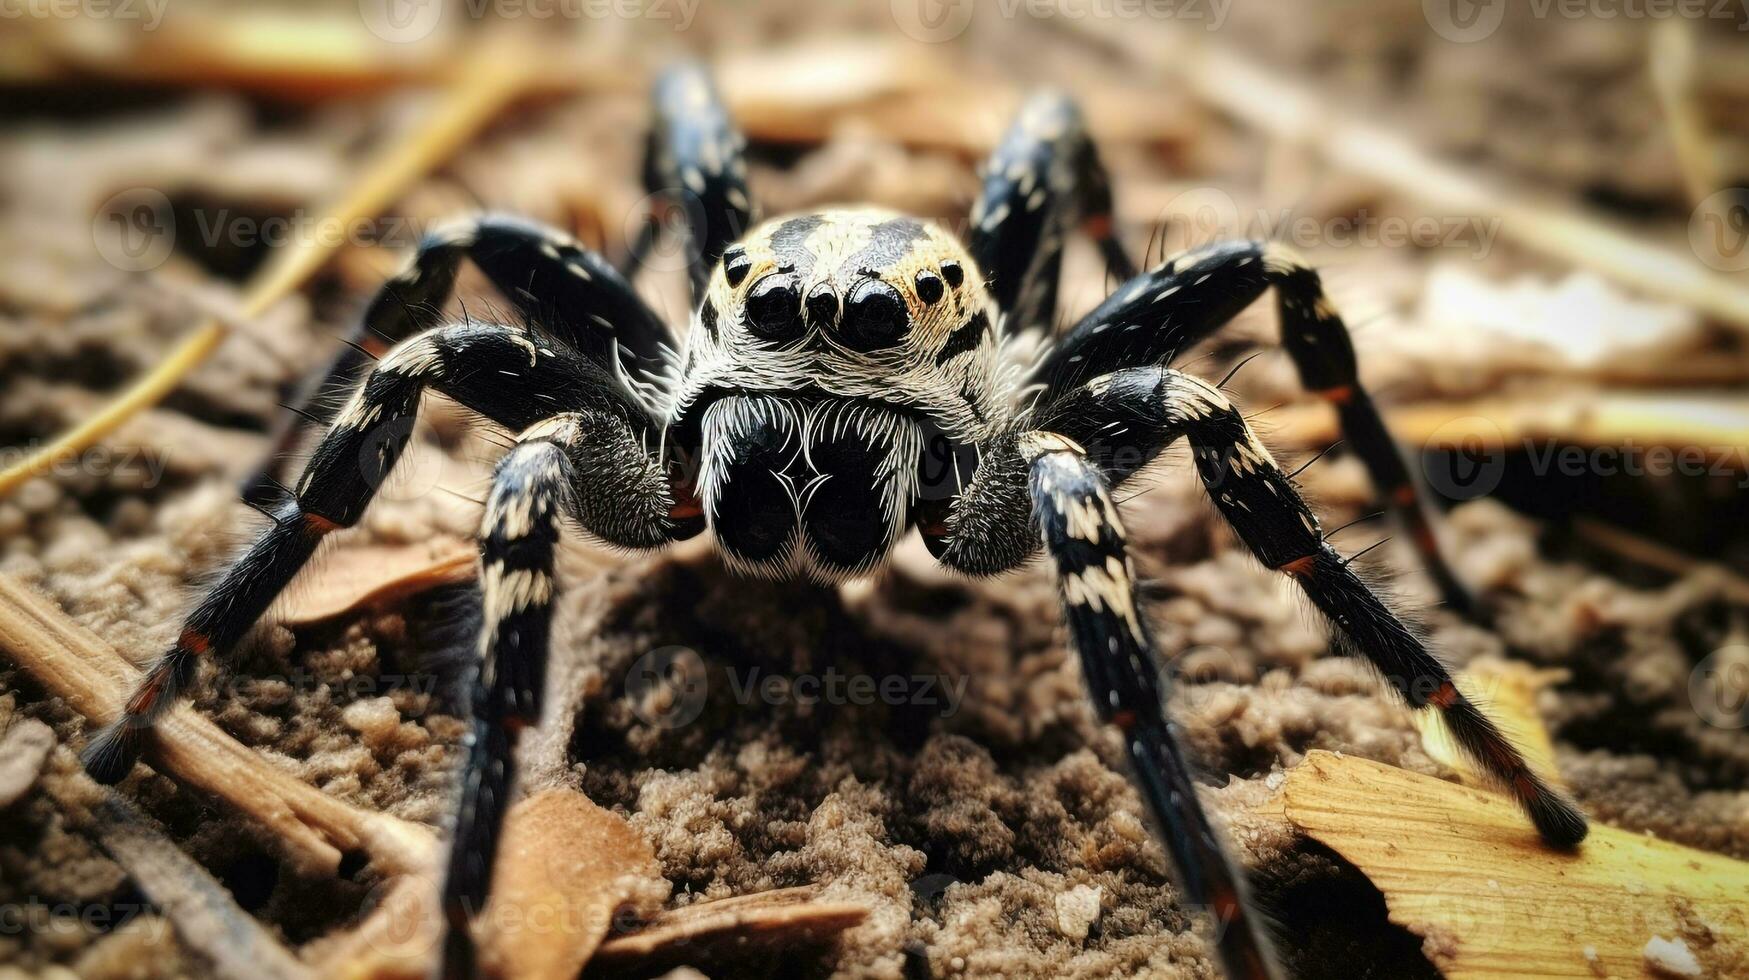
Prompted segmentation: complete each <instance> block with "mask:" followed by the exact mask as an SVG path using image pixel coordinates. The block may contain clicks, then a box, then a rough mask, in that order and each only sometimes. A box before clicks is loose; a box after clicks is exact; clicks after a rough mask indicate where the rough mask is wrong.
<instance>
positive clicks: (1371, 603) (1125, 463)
mask: <svg viewBox="0 0 1749 980" xmlns="http://www.w3.org/2000/svg"><path fill="white" fill-rule="evenodd" d="M1037 422H1038V424H1039V425H1042V426H1045V427H1048V428H1050V429H1052V430H1053V431H1057V432H1061V433H1062V434H1064V435H1065V436H1067V437H1069V438H1071V439H1075V440H1077V441H1078V442H1080V443H1081V445H1083V446H1085V447H1086V451H1087V453H1088V456H1089V458H1091V459H1093V460H1094V461H1095V462H1096V463H1098V464H1099V465H1100V466H1101V468H1102V469H1103V470H1105V471H1106V472H1108V474H1110V475H1111V476H1112V478H1113V479H1114V480H1121V479H1123V478H1124V477H1126V476H1128V475H1130V474H1131V473H1134V472H1135V471H1136V470H1137V469H1139V468H1140V467H1141V466H1142V465H1144V464H1145V463H1146V462H1147V461H1148V460H1151V459H1153V458H1154V457H1155V456H1157V455H1158V454H1159V453H1160V452H1161V451H1162V450H1163V449H1165V448H1166V447H1167V446H1168V445H1170V444H1171V443H1173V442H1175V441H1177V440H1178V439H1179V438H1184V439H1185V440H1186V441H1188V442H1189V444H1190V448H1191V452H1192V455H1193V457H1194V460H1195V463H1196V468H1197V473H1198V475H1199V476H1200V477H1201V479H1202V482H1203V485H1204V486H1205V487H1206V488H1207V490H1208V493H1209V496H1210V497H1211V498H1213V500H1214V502H1215V505H1216V507H1217V508H1219V510H1220V512H1221V514H1222V516H1224V517H1225V518H1226V520H1227V523H1228V524H1230V525H1232V527H1233V529H1234V531H1235V532H1237V533H1238V535H1239V538H1240V540H1242V541H1243V542H1244V543H1245V545H1246V547H1247V548H1249V549H1250V551H1251V553H1252V554H1253V555H1255V556H1256V557H1257V560H1258V561H1260V562H1262V563H1263V564H1264V565H1265V566H1267V567H1269V568H1272V569H1275V570H1277V571H1280V572H1282V573H1284V574H1286V575H1288V576H1290V577H1291V578H1292V579H1293V580H1294V582H1295V583H1296V584H1297V585H1298V586H1299V587H1300V589H1301V591H1303V592H1304V593H1305V594H1306V597H1307V598H1309V599H1310V600H1311V601H1312V604H1313V605H1314V606H1316V607H1317V608H1318V610H1319V611H1320V612H1321V613H1323V615H1324V617H1325V618H1326V619H1327V620H1329V621H1330V623H1331V624H1332V625H1333V626H1334V627H1335V629H1336V631H1337V633H1338V635H1339V637H1340V638H1341V639H1342V641H1343V642H1344V649H1345V651H1346V652H1348V653H1350V654H1351V655H1355V656H1360V657H1363V658H1365V659H1366V660H1367V661H1369V662H1370V663H1371V664H1372V665H1373V666H1374V667H1376V668H1378V671H1379V673H1380V674H1382V675H1383V676H1384V677H1385V679H1386V680H1387V681H1388V682H1389V683H1390V684H1391V686H1392V687H1393V688H1394V689H1395V690H1396V691H1397V692H1398V693H1399V694H1400V695H1401V696H1402V697H1403V699H1404V700H1405V701H1407V702H1408V703H1409V704H1410V706H1412V707H1414V708H1418V709H1419V708H1432V709H1434V710H1437V711H1438V712H1440V714H1441V716H1442V717H1443V719H1444V721H1445V724H1446V726H1447V728H1449V729H1450V730H1451V732H1452V734H1453V736H1455V738H1456V739H1457V741H1458V742H1459V744H1460V745H1462V746H1463V748H1464V749H1465V750H1466V752H1467V753H1468V754H1469V755H1470V756H1471V758H1472V759H1474V760H1475V762H1476V763H1477V764H1478V766H1479V767H1480V768H1481V769H1482V771H1484V772H1485V773H1487V774H1488V775H1490V776H1491V777H1492V778H1493V779H1494V780H1496V781H1497V782H1498V783H1499V784H1500V785H1501V786H1502V787H1503V788H1505V789H1506V790H1508V791H1509V792H1510V793H1511V794H1512V796H1513V798H1514V799H1516V800H1517V802H1518V804H1519V805H1520V806H1521V807H1522V808H1523V809H1524V811H1525V813H1526V814H1527V815H1528V816H1529V817H1530V819H1531V822H1532V823H1533V824H1535V825H1536V828H1537V830H1538V831H1539V832H1540V833H1541V834H1542V837H1543V839H1544V840H1545V841H1547V842H1548V843H1549V844H1551V845H1554V846H1557V847H1571V846H1573V845H1576V844H1578V843H1579V842H1580V841H1581V840H1583V839H1584V837H1585V834H1586V823H1585V818H1584V816H1583V815H1582V814H1580V812H1579V811H1578V809H1577V808H1576V807H1575V806H1574V805H1573V803H1572V802H1571V801H1570V800H1568V799H1567V798H1566V797H1565V796H1564V795H1562V794H1561V793H1560V792H1559V791H1558V790H1556V789H1555V788H1554V787H1552V786H1550V785H1548V784H1547V783H1546V782H1544V780H1543V779H1542V778H1541V777H1540V776H1538V775H1537V774H1536V772H1535V771H1533V770H1532V769H1531V768H1530V766H1529V765H1528V764H1527V763H1526V762H1525V759H1524V757H1523V755H1521V754H1520V753H1519V751H1518V749H1517V748H1516V747H1514V746H1513V744H1512V742H1511V740H1510V739H1508V738H1507V737H1506V736H1505V734H1503V733H1502V732H1501V731H1500V729H1499V728H1498V727H1497V726H1496V725H1495V724H1494V723H1493V722H1492V721H1490V720H1489V719H1488V717H1487V716H1486V715H1485V714H1483V713H1482V711H1481V709H1480V708H1478V707H1477V706H1476V705H1475V704H1474V703H1473V702H1472V701H1470V700H1469V699H1468V698H1466V697H1465V696H1464V695H1463V693H1462V692H1460V691H1459V690H1458V689H1457V686H1456V684H1455V683H1454V681H1453V678H1452V674H1451V670H1450V668H1448V667H1447V666H1446V665H1445V663H1444V662H1442V661H1441V660H1440V659H1439V658H1438V657H1437V656H1435V655H1434V654H1433V652H1432V651H1430V650H1428V649H1427V647H1426V645H1425V644H1424V643H1423V642H1422V641H1421V640H1420V638H1419V637H1417V636H1416V635H1415V633H1414V631H1412V630H1410V629H1409V628H1408V627H1407V626H1406V625H1405V624H1404V623H1403V621H1402V619H1400V618H1399V617H1398V616H1397V615H1396V614H1395V613H1393V612H1392V611H1391V610H1390V608H1389V607H1387V606H1386V605H1385V603H1384V602H1383V601H1382V600H1381V599H1379V597H1378V596H1377V595H1376V594H1375V593H1374V592H1373V591H1372V589H1370V588H1369V587H1368V586H1367V585H1366V584H1365V583H1364V582H1363V581H1362V580H1361V578H1360V577H1359V575H1357V574H1356V573H1355V572H1354V570H1353V569H1351V568H1350V567H1349V562H1347V561H1345V560H1344V559H1343V558H1342V556H1341V555H1339V554H1337V552H1336V550H1335V549H1334V548H1332V547H1331V546H1330V544H1329V542H1328V541H1326V540H1325V538H1324V533H1323V530H1322V528H1321V526H1320V525H1319V523H1318V518H1317V516H1316V515H1314V514H1313V513H1312V511H1311V508H1309V507H1307V506H1306V504H1305V501H1304V500H1303V499H1301V497H1300V495H1299V491H1298V490H1297V489H1296V488H1295V487H1294V485H1293V481H1292V480H1290V479H1289V478H1288V476H1287V475H1286V474H1284V473H1283V472H1282V471H1281V469H1280V468H1279V467H1278V466H1277V465H1276V463H1275V460H1274V458H1273V457H1272V456H1271V455H1270V453H1269V450H1267V449H1266V448H1264V446H1263V445H1262V443H1261V442H1259V441H1258V439H1257V436H1256V434H1255V433H1254V432H1252V430H1251V427H1250V426H1249V425H1248V424H1247V423H1246V422H1245V419H1244V417H1243V416H1242V415H1240V414H1239V411H1238V409H1236V408H1235V407H1234V406H1233V405H1232V403H1231V402H1229V401H1228V400H1227V398H1226V396H1225V395H1223V394H1222V393H1221V392H1220V391H1219V390H1217V389H1216V388H1215V387H1213V386H1212V385H1210V384H1209V383H1208V382H1206V381H1204V380H1202V379H1200V378H1197V377H1194V376H1192V375H1188V374H1184V373H1183V372H1180V371H1174V370H1172V369H1170V368H1164V367H1147V368H1130V369H1127V370H1123V371H1119V372H1116V373H1113V374H1110V375H1105V376H1102V377H1100V378H1096V379H1094V380H1093V381H1091V382H1089V383H1088V384H1086V385H1084V386H1082V387H1080V388H1078V389H1075V390H1074V391H1072V392H1070V393H1069V394H1068V395H1066V396H1065V397H1063V398H1061V399H1059V400H1058V401H1056V402H1055V403H1053V404H1052V406H1051V407H1050V408H1049V409H1045V410H1041V412H1040V414H1039V417H1038V420H1037Z"/></svg>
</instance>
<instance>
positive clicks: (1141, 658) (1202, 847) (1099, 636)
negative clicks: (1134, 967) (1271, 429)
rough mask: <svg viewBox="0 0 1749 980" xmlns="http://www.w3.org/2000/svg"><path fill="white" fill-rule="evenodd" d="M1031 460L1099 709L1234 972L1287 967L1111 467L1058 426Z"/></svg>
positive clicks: (1047, 537)
mask: <svg viewBox="0 0 1749 980" xmlns="http://www.w3.org/2000/svg"><path fill="white" fill-rule="evenodd" d="M1014 449H1015V451H1016V453H1017V454H1018V456H1019V458H1020V459H1021V460H1023V461H1024V462H1025V463H1026V464H1027V468H1028V472H1029V481H1028V482H1029V490H1030V493H1029V496H1030V498H1031V500H1032V511H1033V516H1034V523H1035V524H1036V526H1037V527H1038V530H1039V533H1040V534H1041V536H1042V538H1043V541H1044V546H1045V550H1046V551H1047V552H1048V553H1049V554H1050V557H1051V561H1052V564H1053V565H1054V566H1055V568H1056V573H1057V583H1058V587H1059V591H1060V593H1061V596H1062V600H1063V609H1064V612H1065V616H1066V618H1067V620H1068V624H1069V632H1070V634H1071V635H1072V636H1073V637H1074V640H1075V649H1076V652H1077V653H1078V654H1079V656H1080V658H1081V672H1082V675H1083V676H1084V677H1085V678H1086V681H1087V694H1088V696H1089V697H1090V698H1091V699H1092V700H1093V704H1094V707H1095V709H1096V710H1097V711H1098V713H1099V717H1100V718H1101V719H1102V720H1104V721H1105V722H1107V723H1108V724H1111V725H1114V726H1116V727H1117V728H1118V730H1119V731H1120V732H1122V734H1123V739H1124V749H1125V752H1126V753H1127V754H1128V756H1129V762H1130V769H1131V773H1132V776H1133V778H1134V779H1135V781H1136V783H1137V787H1138V789H1139V790H1140V793H1141V797H1142V799H1143V800H1144V801H1145V803H1146V805H1147V808H1148V810H1149V812H1150V814H1151V815H1152V816H1153V818H1154V821H1155V823H1156V824H1157V825H1158V826H1159V827H1160V828H1161V829H1162V830H1163V831H1164V832H1165V840H1166V843H1167V846H1168V849H1169V850H1170V851H1171V857H1172V862H1173V866H1174V868H1175V869H1176V871H1177V874H1178V879H1179V881H1180V883H1181V884H1182V886H1183V888H1184V895H1185V900H1186V901H1187V903H1188V904H1190V905H1192V906H1196V907H1201V908H1204V909H1206V910H1208V912H1209V914H1210V916H1211V917H1212V918H1213V920H1214V943H1215V949H1216V951H1217V953H1218V955H1219V957H1220V959H1221V962H1222V963H1223V964H1224V966H1225V967H1226V975H1227V976H1229V977H1233V978H1241V977H1243V978H1267V977H1272V976H1275V975H1276V973H1275V969H1274V962H1275V961H1274V958H1273V956H1272V954H1271V953H1270V945H1269V939H1268V937H1267V935H1266V934H1265V933H1264V930H1263V929H1262V927H1261V924H1260V923H1259V922H1258V921H1257V920H1256V919H1255V918H1254V917H1253V915H1252V914H1251V913H1250V911H1249V910H1248V909H1247V908H1246V903H1245V901H1244V899H1243V898H1242V897H1241V896H1242V895H1243V888H1242V885H1241V879H1240V877H1239V875H1238V873H1237V872H1236V871H1235V870H1234V868H1233V866H1232V864H1231V863H1230V862H1229V860H1228V858H1227V855H1226V851H1225V850H1224V849H1223V847H1222V846H1221V841H1220V837H1219V835H1218V833H1217V832H1216V830H1215V827H1214V824H1213V823H1212V822H1211V821H1210V819H1209V816H1208V813H1207V812H1206V811H1205V810H1204V809H1203V807H1202V804H1201V802H1200V801H1199V800H1198V799H1197V795H1196V785H1195V781H1194V780H1193V779H1192V777H1191V769H1190V765H1189V762H1188V760H1187V758H1186V755H1185V752H1184V748H1183V743H1182V741H1181V740H1180V739H1179V737H1178V735H1177V731H1176V726H1175V725H1174V724H1173V722H1172V721H1171V719H1170V718H1169V717H1168V716H1167V714H1166V711H1165V699H1164V693H1165V692H1164V691H1163V689H1162V688H1163V685H1164V680H1163V676H1162V672H1161V664H1160V659H1159V655H1158V654H1157V653H1156V652H1155V649H1154V641H1153V639H1152V637H1151V636H1150V635H1149V632H1148V626H1147V621H1146V619H1145V617H1144V616H1143V615H1142V612H1141V610H1140V607H1139V605H1138V602H1139V599H1138V597H1137V595H1136V586H1135V573H1134V571H1133V570H1132V569H1131V566H1130V556H1129V550H1128V546H1127V543H1126V540H1125V536H1124V529H1123V523H1122V522H1121V521H1120V520H1119V519H1118V515H1117V508H1116V506H1115V505H1113V503H1112V499H1111V490H1110V488H1109V487H1108V486H1107V484H1106V479H1105V476H1104V474H1102V473H1101V472H1100V471H1099V469H1098V468H1097V467H1096V466H1094V465H1093V464H1092V463H1091V462H1090V461H1089V460H1088V459H1087V457H1086V456H1085V454H1084V452H1083V450H1082V449H1081V447H1079V446H1077V445H1076V444H1075V443H1073V442H1071V441H1070V440H1068V439H1066V438H1064V437H1063V436H1061V435H1058V434H1056V433H1053V432H1047V431H1032V432H1026V433H1023V434H1021V435H1020V436H1019V437H1018V438H1017V439H1016V440H1015V442H1014Z"/></svg>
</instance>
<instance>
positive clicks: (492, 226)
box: [243, 215, 674, 505]
mask: <svg viewBox="0 0 1749 980" xmlns="http://www.w3.org/2000/svg"><path fill="white" fill-rule="evenodd" d="M464 259H467V260H471V261H472V262H473V263H474V265H476V266H477V267H478V268H479V269H480V270H481V271H482V272H484V273H485V274H486V277H487V278H488V279H489V280H490V281H491V282H492V284H493V285H494V286H496V287H497V288H498V290H499V291H500V292H502V293H503V294H504V295H505V297H506V298H507V299H509V300H510V302H511V304H512V305H513V306H514V307H515V309H516V311H517V313H518V314H519V315H520V316H521V317H522V318H523V320H524V321H526V322H527V323H528V324H529V325H531V326H533V327H535V328H536V329H538V330H540V331H542V332H545V333H548V334H551V335H553V336H554V337H556V338H557V339H558V340H560V341H562V342H563V343H564V344H565V345H566V346H567V347H569V348H570V349H572V350H574V351H576V352H578V353H580V354H582V355H583V356H585V357H587V358H589V359H590V360H592V361H594V362H596V363H597V364H600V365H602V366H604V367H607V368H610V369H612V370H616V371H623V372H624V373H625V374H626V376H627V378H628V379H629V380H630V381H631V382H632V383H633V384H635V385H647V386H656V385H660V384H662V383H663V382H664V379H665V378H666V375H667V373H668V371H669V369H670V367H671V365H670V361H671V359H672V349H673V347H674V340H673V337H672V336H671V334H670V333H669V330H668V327H667V325H666V324H664V323H663V322H662V319H661V318H660V317H658V316H657V315H656V314H655V313H654V312H652V311H651V310H650V308H649V306H648V305H647V304H645V303H644V302H643V300H641V299H640V298H639V297H638V295H637V293H636V292H635V291H634V290H633V289H632V287H631V285H630V284H629V283H627V282H626V280H625V278H624V277H623V276H621V275H620V273H619V271H618V270H616V269H615V268H613V266H612V264H611V263H609V262H608V261H607V260H606V259H605V258H603V257H602V256H601V255H599V254H597V253H596V252H594V251H593V250H591V249H588V248H586V247H584V246H582V245H581V244H579V243H578V242H577V241H576V239H574V238H572V237H571V236H570V235H569V234H566V233H565V232H563V231H560V230H558V229H555V228H548V227H544V226H542V225H539V224H536V223H534V222H530V221H526V220H523V219H521V218H515V217H509V216H504V215H484V216H478V217H471V218H464V219H459V220H457V221H455V222H452V223H450V224H448V225H445V226H444V227H442V228H440V229H437V230H434V231H432V232H431V233H430V234H428V235H426V236H425V238H424V239H423V240H422V241H421V242H420V244H419V249H418V251H417V252H416V253H415V254H414V255H413V258H412V260H411V261H410V262H409V263H408V265H407V268H406V269H405V270H403V271H402V272H401V273H400V274H398V275H396V276H395V277H394V278H392V279H390V280H389V281H388V282H386V283H384V284H383V286H382V288H381V289H380V290H378V291H377V294H376V296H374V297H373V298H372V299H371V301H370V304H369V305H368V306H367V307H366V308H365V312H364V316H363V318H362V319H361V320H360V321H359V323H358V325H357V327H356V328H355V329H354V331H353V335H352V336H351V338H349V339H348V341H347V347H346V348H345V349H343V350H342V351H341V352H340V353H339V354H338V355H336V357H335V358H334V360H333V361H332V362H331V363H330V364H329V365H328V366H327V367H326V368H325V369H324V370H322V371H320V372H319V373H318V374H316V375H314V376H312V377H311V378H309V379H306V381H305V382H304V383H303V384H302V386H301V387H300V389H299V392H298V393H297V395H295V396H294V400H293V407H292V409H291V410H290V411H288V412H286V413H285V414H284V415H283V416H282V418H281V419H280V421H279V424H278V426H277V427H276V430H275V434H274V437H273V448H272V450H271V451H270V452H269V454H268V456H267V458H266V459H264V460H263V461H262V463H261V465H260V466H259V467H258V468H257V469H256V471H255V472H254V473H253V474H251V476H250V477H249V478H248V479H247V480H246V481H245V483H244V486H243V495H244V498H245V499H247V500H250V501H252V502H255V503H257V504H263V505H272V504H275V503H277V499H276V497H277V489H276V488H277V484H278V483H279V481H280V479H281V477H282V476H283V473H282V470H283V467H284V466H285V464H286V461H287V460H288V459H289V458H290V453H291V451H292V450H293V449H295V448H296V446H297V445H298V443H299V441H300V440H301V439H302V438H303V435H304V432H305V431H306V430H307V426H308V425H309V424H310V423H311V422H312V421H313V420H314V418H315V415H314V411H313V409H314V408H315V407H316V406H319V405H321V404H323V403H324V402H326V401H328V400H329V399H330V398H337V397H339V395H341V394H342V393H344V392H345V391H347V390H349V389H350V387H351V385H352V384H353V383H354V380H355V379H356V378H357V377H358V375H359V374H360V373H361V372H362V371H363V370H364V369H365V367H366V366H367V365H368V364H369V363H370V362H371V360H372V359H375V358H380V357H382V356H384V355H385V354H387V353H388V350H389V349H390V348H391V347H393V346H394V345H395V344H398V343H400V342H401V341H403V340H406V339H407V338H408V337H411V336H413V335H414V334H417V333H419V332H420V331H422V330H426V329H429V328H431V327H433V326H436V325H437V324H438V323H439V322H440V321H441V320H442V318H443V315H444V305H445V304H446V303H448V302H449V300H450V297H451V296H452V295H453V293H454V290H455V281H456V274H457V272H458V271H459V270H460V268H461V264H462V261H463V260H464Z"/></svg>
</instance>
